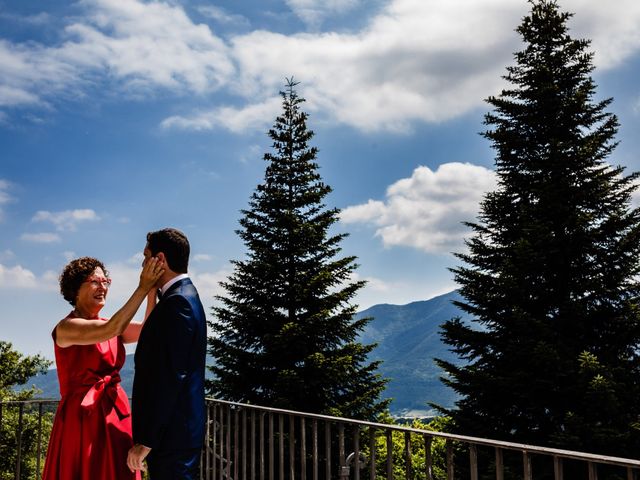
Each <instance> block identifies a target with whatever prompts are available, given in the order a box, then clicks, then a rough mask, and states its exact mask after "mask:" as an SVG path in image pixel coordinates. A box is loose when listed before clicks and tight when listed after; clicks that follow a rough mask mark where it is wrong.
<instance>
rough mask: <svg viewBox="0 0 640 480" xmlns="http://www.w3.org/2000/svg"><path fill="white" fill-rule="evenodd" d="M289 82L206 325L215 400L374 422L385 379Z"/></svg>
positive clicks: (335, 214) (381, 407)
mask: <svg viewBox="0 0 640 480" xmlns="http://www.w3.org/2000/svg"><path fill="white" fill-rule="evenodd" d="M295 86H296V83H295V82H293V81H292V80H290V81H288V83H287V91H286V92H281V95H282V107H283V112H282V114H281V115H280V116H278V117H277V118H276V121H275V124H274V126H273V128H272V129H271V130H270V131H269V136H270V137H271V139H272V140H273V149H272V152H270V153H266V154H265V155H264V159H265V161H266V162H267V167H266V171H265V178H264V182H263V183H262V184H260V185H258V187H257V188H256V191H255V192H254V193H253V195H252V196H251V200H250V202H249V206H250V208H249V209H247V210H243V211H242V214H243V217H242V218H241V219H240V226H241V229H240V230H238V231H237V233H238V235H239V236H240V238H242V240H243V241H244V243H245V245H246V246H247V249H248V252H247V257H246V259H245V260H236V261H234V262H233V265H234V272H233V273H232V274H231V275H230V277H229V278H228V279H227V281H226V282H223V283H222V285H223V286H224V288H225V289H226V292H227V295H226V296H219V297H217V299H218V301H219V302H220V305H219V306H216V307H214V309H213V314H214V320H212V321H211V322H210V327H211V329H212V332H214V335H213V336H212V337H210V339H209V351H210V353H211V355H212V356H213V358H214V359H215V362H216V363H215V365H214V366H212V367H211V370H212V372H213V373H214V375H215V378H214V379H213V380H212V381H211V382H210V383H209V391H210V392H211V393H212V394H214V395H216V396H217V397H219V398H223V399H227V400H233V401H242V402H248V403H253V404H260V405H267V406H275V407H280V408H288V409H294V410H301V411H306V412H317V413H324V414H330V415H338V416H346V417H355V418H363V419H372V418H375V416H376V415H377V414H378V413H379V412H381V411H382V410H384V408H385V406H386V402H381V401H379V400H378V397H379V395H380V393H381V392H382V390H383V389H384V385H385V381H384V380H382V379H381V378H380V376H379V375H378V374H377V373H376V369H377V366H378V362H372V363H367V355H368V354H369V352H371V350H372V349H373V348H374V345H363V344H361V343H359V342H357V337H358V334H359V333H360V332H361V331H362V329H363V328H364V326H365V325H366V324H367V323H368V322H369V321H370V319H369V318H361V319H354V315H355V313H356V308H357V306H356V305H353V304H351V299H352V298H353V297H354V296H355V294H356V293H357V291H358V290H359V289H360V288H362V287H363V286H364V282H362V281H351V277H352V275H353V273H354V272H355V270H356V268H357V265H356V263H355V257H352V256H347V257H342V258H339V257H338V254H339V253H340V251H341V248H340V246H339V244H340V242H341V241H342V239H343V238H344V237H345V234H338V235H330V233H329V230H330V228H331V227H332V225H334V224H335V223H336V222H337V221H338V214H339V211H338V209H335V208H333V209H329V208H327V207H326V206H325V205H324V203H323V202H324V198H325V197H326V196H327V195H328V194H329V192H330V191H331V188H330V187H329V186H328V185H326V184H324V183H323V182H322V179H321V177H320V175H319V173H318V164H317V163H316V162H315V158H316V154H317V149H316V148H315V147H310V146H309V145H308V142H309V141H310V139H311V138H312V136H313V132H312V131H311V130H309V129H308V128H307V124H306V120H307V114H306V113H305V112H304V111H302V110H301V104H302V102H304V99H302V98H300V97H299V96H298V94H297V93H296V90H295Z"/></svg>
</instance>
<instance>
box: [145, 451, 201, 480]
mask: <svg viewBox="0 0 640 480" xmlns="http://www.w3.org/2000/svg"><path fill="white" fill-rule="evenodd" d="M200 451H201V450H200V449H199V448H195V449H189V450H168V451H163V450H151V452H149V456H148V457H147V467H148V468H149V477H150V478H151V480H199V479H200Z"/></svg>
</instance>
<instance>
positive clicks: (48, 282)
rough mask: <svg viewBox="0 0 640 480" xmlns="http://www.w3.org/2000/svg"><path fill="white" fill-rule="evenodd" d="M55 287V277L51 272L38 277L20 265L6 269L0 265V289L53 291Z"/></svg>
mask: <svg viewBox="0 0 640 480" xmlns="http://www.w3.org/2000/svg"><path fill="white" fill-rule="evenodd" d="M56 286H57V276H56V275H55V274H54V273H53V272H51V271H47V272H45V273H44V274H43V275H42V276H40V277H38V276H37V275H36V274H34V273H33V272H32V271H31V270H29V269H27V268H24V267H22V266H21V265H15V266H13V267H7V266H5V265H2V264H0V288H3V289H5V288H12V289H13V288H20V289H25V288H28V289H41V290H55V289H56Z"/></svg>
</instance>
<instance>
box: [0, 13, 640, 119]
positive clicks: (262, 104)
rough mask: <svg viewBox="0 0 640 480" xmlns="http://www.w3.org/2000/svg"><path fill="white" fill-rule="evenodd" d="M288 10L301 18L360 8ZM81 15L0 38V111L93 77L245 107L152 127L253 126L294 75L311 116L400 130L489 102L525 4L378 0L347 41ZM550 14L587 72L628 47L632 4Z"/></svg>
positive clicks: (177, 18) (163, 19)
mask: <svg viewBox="0 0 640 480" xmlns="http://www.w3.org/2000/svg"><path fill="white" fill-rule="evenodd" d="M287 1H288V4H289V6H290V8H292V9H293V11H294V12H296V13H297V14H298V15H299V16H300V17H301V18H306V20H307V21H308V22H318V21H321V19H322V18H325V17H326V16H327V15H330V14H341V13H345V12H348V11H349V9H351V8H353V7H354V6H356V5H357V4H358V3H362V2H361V0H326V1H320V0H287ZM80 6H81V7H83V8H84V10H83V13H84V17H82V16H76V17H73V18H74V20H73V21H74V23H72V24H70V25H68V26H67V27H66V28H65V30H64V31H63V32H62V39H61V42H59V43H58V44H54V45H42V44H38V43H35V42H25V43H11V42H8V41H6V40H0V72H2V75H1V76H0V87H1V89H0V104H5V105H11V106H13V107H17V106H32V105H34V104H38V105H42V106H47V102H48V101H50V100H51V99H52V98H56V99H57V100H58V101H59V100H60V99H63V98H65V97H70V96H81V95H83V94H84V93H85V92H86V89H87V86H89V85H94V84H95V83H96V80H103V81H104V84H105V85H106V86H107V88H106V89H105V90H106V91H107V92H108V91H109V89H111V90H115V91H117V92H118V93H121V92H122V91H125V93H127V92H128V93H132V94H136V95H142V96H153V95H156V94H157V90H158V89H168V90H171V91H172V92H175V93H176V94H178V95H182V94H192V93H195V94H198V95H200V94H203V95H204V94H210V93H211V92H215V91H217V90H221V89H222V90H224V91H225V93H229V94H232V95H236V96H238V97H239V98H240V99H243V101H244V102H245V105H244V106H219V105H218V106H213V107H211V108H209V109H208V110H203V109H199V111H198V112H194V113H187V114H182V115H180V116H174V117H171V118H168V119H166V120H165V121H164V122H163V126H164V127H177V128H188V129H196V130H204V129H211V128H218V127H224V128H227V129H229V130H231V131H240V130H244V129H247V128H260V129H262V128H263V126H264V122H265V121H267V120H268V119H270V118H271V117H270V116H269V115H270V113H271V112H272V110H271V106H272V104H271V103H270V102H271V100H270V99H272V97H273V95H274V92H277V91H278V90H280V89H281V88H282V86H283V79H284V77H285V76H289V75H294V76H295V77H296V78H298V79H299V80H301V81H302V82H303V85H302V87H301V88H302V92H303V93H304V96H305V97H306V98H307V99H308V100H309V103H308V107H309V109H310V110H311V111H316V112H320V113H322V115H323V116H326V117H328V118H330V119H332V120H336V121H338V122H341V123H344V124H348V125H352V126H354V127H356V128H359V129H362V130H365V131H372V132H373V131H380V130H387V131H396V132H405V131H407V130H410V129H411V127H412V124H413V123H414V122H440V121H445V120H448V119H451V118H455V117H456V116H459V115H462V114H464V113H466V112H468V111H470V110H471V109H473V108H476V107H478V106H481V105H483V103H482V102H483V99H484V98H486V97H487V96H488V95H491V94H496V93H499V91H500V88H501V87H502V85H503V83H502V82H503V80H502V79H501V75H502V74H504V73H505V67H506V66H507V65H511V64H512V63H513V57H512V53H513V52H514V51H516V50H519V49H520V48H521V46H520V43H519V38H518V36H517V34H516V33H515V32H514V28H515V27H516V26H517V25H518V24H519V23H520V20H521V18H522V16H523V15H525V14H526V13H527V8H528V4H527V3H526V2H514V1H513V0H481V1H480V0H450V1H447V2H443V1H441V0H389V1H388V3H387V4H386V5H385V6H384V7H383V8H381V10H380V11H379V12H377V13H376V14H375V16H373V17H372V18H371V20H370V21H369V23H368V24H367V25H365V26H364V27H363V28H362V29H361V30H360V31H357V32H352V33H337V32H319V33H294V34H289V35H284V34H280V33H275V32H270V31H266V30H254V31H252V32H249V33H247V34H238V35H235V36H231V37H229V43H228V44H227V43H225V41H224V40H222V39H221V38H220V37H218V36H216V35H215V34H214V33H213V32H212V31H211V30H210V28H209V27H208V26H207V25H205V24H196V23H195V22H194V21H193V20H192V19H191V18H189V17H188V15H187V14H186V12H185V10H184V9H183V8H182V7H181V6H180V5H179V4H178V3H177V2H173V1H143V0H82V1H81V2H80ZM203 8H204V10H203ZM562 8H565V9H567V10H569V11H573V12H575V17H573V18H572V19H571V20H570V24H569V25H570V27H571V28H572V30H571V33H572V34H573V35H574V36H576V37H579V38H582V37H584V38H591V39H592V40H593V45H592V50H594V51H595V52H597V53H596V58H595V61H596V65H598V67H600V68H612V67H615V66H618V65H620V64H621V63H622V62H623V61H624V60H625V59H627V58H629V57H630V56H631V55H633V54H635V53H636V52H637V51H638V49H640V30H639V29H638V28H637V25H638V23H639V22H640V2H637V1H636V0H617V1H616V2H593V1H592V0H565V2H563V4H562ZM200 10H201V13H202V14H204V15H208V16H210V17H215V18H217V20H218V21H230V20H233V18H234V16H233V15H232V14H228V13H227V12H226V11H224V10H221V9H218V8H216V7H211V8H210V7H202V8H201V9H200ZM262 115H264V116H265V117H263V118H261V117H262ZM264 118H266V119H267V120H264Z"/></svg>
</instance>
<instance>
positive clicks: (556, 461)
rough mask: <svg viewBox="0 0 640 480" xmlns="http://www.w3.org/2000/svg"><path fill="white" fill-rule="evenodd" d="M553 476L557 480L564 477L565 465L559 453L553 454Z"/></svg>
mask: <svg viewBox="0 0 640 480" xmlns="http://www.w3.org/2000/svg"><path fill="white" fill-rule="evenodd" d="M553 475H554V476H553V478H554V479H555V480H563V479H564V467H563V465H562V459H561V458H560V457H558V456H557V455H554V456H553Z"/></svg>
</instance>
